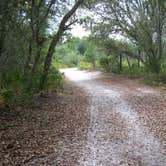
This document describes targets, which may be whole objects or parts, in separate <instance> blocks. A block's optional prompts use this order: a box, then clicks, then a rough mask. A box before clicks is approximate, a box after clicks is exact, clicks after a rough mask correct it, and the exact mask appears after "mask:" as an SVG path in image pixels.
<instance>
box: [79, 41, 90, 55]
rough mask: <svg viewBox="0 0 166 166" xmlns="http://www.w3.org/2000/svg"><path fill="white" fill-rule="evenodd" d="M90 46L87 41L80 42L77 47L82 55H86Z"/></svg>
mask: <svg viewBox="0 0 166 166" xmlns="http://www.w3.org/2000/svg"><path fill="white" fill-rule="evenodd" d="M87 47H88V44H87V42H86V41H85V40H83V41H80V42H79V44H78V45H77V50H78V52H79V53H80V54H81V55H84V54H85V52H86V50H87Z"/></svg>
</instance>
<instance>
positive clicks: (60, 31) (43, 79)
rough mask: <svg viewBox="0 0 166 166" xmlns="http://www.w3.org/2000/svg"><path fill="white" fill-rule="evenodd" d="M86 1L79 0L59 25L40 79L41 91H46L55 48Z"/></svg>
mask: <svg viewBox="0 0 166 166" xmlns="http://www.w3.org/2000/svg"><path fill="white" fill-rule="evenodd" d="M83 1H84V0H78V1H77V2H76V3H75V5H74V6H73V7H72V9H71V10H70V11H69V12H68V13H67V14H66V15H65V16H64V17H63V18H62V21H61V23H60V25H59V29H58V32H57V33H56V34H55V35H54V37H53V39H52V41H51V43H50V46H49V49H48V53H47V55H46V58H45V62H44V69H43V74H42V75H41V79H40V87H39V90H42V89H44V85H45V82H46V78H47V76H48V72H49V69H50V66H51V61H52V57H53V54H54V50H55V47H56V45H57V43H58V42H59V40H60V38H61V36H62V34H63V32H64V31H65V30H66V28H67V27H66V26H65V24H66V23H67V21H68V20H69V18H70V17H71V16H72V15H73V14H74V13H75V12H76V10H77V9H78V7H79V6H80V5H81V4H82V3H83Z"/></svg>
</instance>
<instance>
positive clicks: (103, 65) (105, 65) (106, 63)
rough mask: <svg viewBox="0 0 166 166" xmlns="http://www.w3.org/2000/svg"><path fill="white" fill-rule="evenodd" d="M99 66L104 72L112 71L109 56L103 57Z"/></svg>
mask: <svg viewBox="0 0 166 166" xmlns="http://www.w3.org/2000/svg"><path fill="white" fill-rule="evenodd" d="M99 64H100V66H101V68H102V69H103V70H104V71H106V72H109V71H110V70H111V58H110V57H109V56H101V57H100V59H99Z"/></svg>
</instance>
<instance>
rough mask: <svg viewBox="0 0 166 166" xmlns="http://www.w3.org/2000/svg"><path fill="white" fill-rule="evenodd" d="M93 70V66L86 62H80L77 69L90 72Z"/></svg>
mask: <svg viewBox="0 0 166 166" xmlns="http://www.w3.org/2000/svg"><path fill="white" fill-rule="evenodd" d="M92 68H93V64H92V63H89V62H86V61H82V62H80V64H79V69H80V70H91V69H92Z"/></svg>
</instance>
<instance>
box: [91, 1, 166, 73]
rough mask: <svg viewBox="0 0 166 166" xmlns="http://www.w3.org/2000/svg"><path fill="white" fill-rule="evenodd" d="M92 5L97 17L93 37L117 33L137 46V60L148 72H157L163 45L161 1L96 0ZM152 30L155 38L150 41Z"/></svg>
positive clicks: (165, 9)
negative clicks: (138, 59)
mask: <svg viewBox="0 0 166 166" xmlns="http://www.w3.org/2000/svg"><path fill="white" fill-rule="evenodd" d="M93 8H94V12H95V13H96V14H97V15H98V16H99V17H100V19H98V20H97V21H96V23H95V25H96V26H95V27H94V28H93V30H94V34H93V35H94V36H96V37H101V38H102V39H103V40H104V39H106V40H108V39H109V38H110V35H111V34H113V33H119V34H121V35H122V36H124V37H126V38H127V39H128V40H130V42H131V43H132V44H133V45H135V46H136V47H138V48H139V58H140V61H142V62H143V63H144V65H146V67H147V69H148V70H149V71H150V72H153V73H159V72H160V69H161V64H162V61H163V58H164V51H163V49H164V48H165V46H164V44H165V43H164V40H163V39H164V34H165V22H166V2H165V1H164V0H142V1H140V0H138V1H135V0H116V1H115V0H111V1H109V0H106V1H102V2H101V1H97V3H96V4H95V5H93ZM154 33H156V34H157V35H156V36H157V38H156V41H153V35H154ZM137 58H138V56H137Z"/></svg>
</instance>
